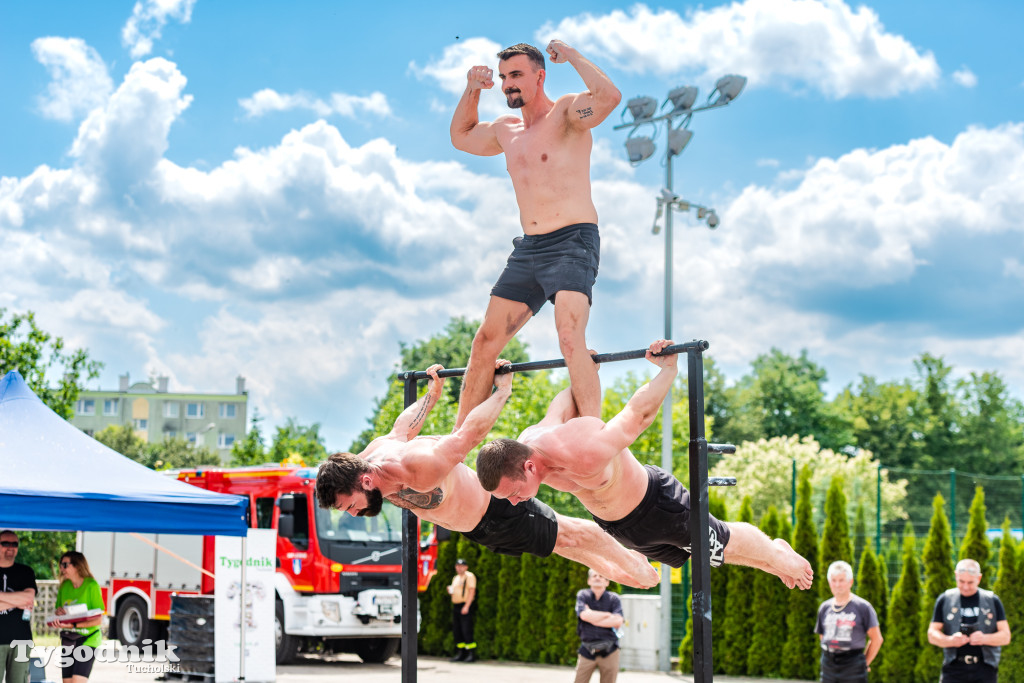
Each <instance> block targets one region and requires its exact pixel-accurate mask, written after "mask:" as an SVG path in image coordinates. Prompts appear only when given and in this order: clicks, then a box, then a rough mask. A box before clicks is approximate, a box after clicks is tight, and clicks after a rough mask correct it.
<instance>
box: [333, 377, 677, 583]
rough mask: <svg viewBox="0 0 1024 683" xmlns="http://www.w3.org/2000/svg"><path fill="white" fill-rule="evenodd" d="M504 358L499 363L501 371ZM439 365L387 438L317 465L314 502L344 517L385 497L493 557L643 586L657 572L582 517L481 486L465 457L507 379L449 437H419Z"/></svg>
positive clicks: (492, 416) (493, 414) (368, 510)
mask: <svg viewBox="0 0 1024 683" xmlns="http://www.w3.org/2000/svg"><path fill="white" fill-rule="evenodd" d="M506 363H507V361H498V362H497V364H496V365H498V366H500V365H504V364H506ZM441 369H442V368H441V366H440V365H433V366H431V367H430V368H428V369H427V374H428V375H429V376H430V378H431V379H430V384H429V388H428V390H427V393H426V394H424V396H423V397H422V398H420V400H419V401H417V402H416V403H415V404H413V405H412V406H410V407H409V408H406V410H405V411H404V412H403V413H402V414H401V415H400V416H399V418H398V419H397V420H396V421H395V426H394V428H393V429H392V430H391V432H390V433H389V434H387V435H385V436H382V437H378V438H377V439H374V440H373V442H372V443H370V445H369V446H368V447H367V448H366V450H365V451H363V452H362V453H360V454H358V455H353V454H351V453H335V454H333V455H331V456H330V458H329V459H328V460H327V462H324V463H323V464H321V465H320V470H319V472H318V474H317V479H316V497H317V502H318V504H319V505H320V507H322V508H326V509H330V508H336V509H338V510H342V511H346V512H348V513H350V514H352V515H366V516H372V515H376V514H378V513H379V512H380V509H381V505H382V504H383V499H384V498H387V499H388V500H389V501H391V502H392V503H394V504H395V505H397V506H399V507H402V508H406V509H409V510H412V511H413V512H414V513H415V514H416V516H417V517H419V518H420V519H424V520H426V521H428V522H433V523H434V524H437V525H439V526H442V527H444V528H446V529H450V530H452V531H458V532H460V533H462V534H463V535H465V536H466V538H468V539H470V540H471V541H474V542H476V543H479V544H480V545H483V546H486V547H487V548H490V549H491V550H492V551H494V552H496V553H502V554H505V555H521V554H522V553H530V554H533V555H537V556H539V557H547V556H548V555H550V554H551V553H552V552H554V553H557V554H558V555H561V556H562V557H565V558H567V559H570V560H572V561H574V562H579V563H580V564H584V565H587V566H590V567H595V568H598V569H599V571H601V573H602V574H604V575H606V576H609V577H610V578H613V579H614V580H615V581H618V582H619V583H624V584H626V585H629V586H635V587H638V588H648V587H650V586H653V585H655V584H656V583H657V582H658V572H657V571H655V569H654V568H653V567H651V565H650V564H649V563H648V562H647V560H645V559H644V557H643V556H642V555H640V554H638V553H636V552H633V551H632V550H627V549H626V548H623V547H622V546H621V545H619V544H618V543H616V542H615V541H614V540H613V539H612V538H610V537H609V536H608V535H607V534H605V533H603V532H602V531H601V529H599V528H598V527H597V525H596V524H594V523H593V522H590V521H588V520H582V519H574V518H572V517H563V516H562V515H559V514H556V513H555V512H554V511H553V510H552V509H551V508H549V507H548V506H547V505H544V504H543V503H541V502H540V501H536V500H535V501H531V505H528V506H513V505H510V504H509V502H508V501H505V500H498V499H496V498H494V497H493V496H491V495H490V494H488V493H487V492H486V491H484V490H483V489H482V488H480V483H479V482H478V481H477V478H476V473H474V472H473V470H471V469H470V468H469V467H467V466H466V465H465V464H464V463H463V460H464V459H465V457H466V455H467V454H468V453H469V451H471V450H472V449H473V448H475V447H476V446H477V444H479V443H480V442H481V441H483V440H484V438H485V437H486V436H487V432H488V431H490V429H491V428H492V427H493V426H494V422H495V420H497V418H498V414H499V413H500V412H501V409H502V407H503V406H504V405H505V401H506V400H507V399H508V397H509V395H510V394H511V393H512V375H511V373H509V374H501V375H494V381H495V386H496V387H497V391H495V392H494V393H493V394H491V397H490V398H488V399H487V400H486V401H484V402H483V403H481V404H480V405H479V406H477V407H476V408H475V409H474V410H473V412H472V413H470V414H469V416H468V417H467V418H466V421H465V422H463V423H462V426H461V427H460V428H458V429H457V430H455V432H453V433H452V434H450V435H447V436H417V434H418V433H419V431H420V429H421V428H422V427H423V421H424V420H425V419H426V416H427V414H429V412H430V411H431V409H432V408H433V407H434V405H435V404H436V403H437V400H438V398H440V396H441V388H442V385H443V382H444V380H443V379H441V378H439V377H438V376H437V373H438V371H439V370H441Z"/></svg>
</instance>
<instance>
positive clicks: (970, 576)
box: [928, 559, 1010, 683]
mask: <svg viewBox="0 0 1024 683" xmlns="http://www.w3.org/2000/svg"><path fill="white" fill-rule="evenodd" d="M955 573H956V588H950V589H949V590H948V591H946V592H945V593H943V594H942V595H940V596H939V597H938V599H937V600H936V601H935V611H934V612H933V613H932V623H931V624H929V625H928V642H929V643H931V644H932V645H934V646H936V647H941V648H942V649H943V654H944V656H943V660H942V676H941V678H940V679H939V680H940V682H941V683H975V682H977V683H996V681H997V680H998V679H999V655H1000V652H1001V649H1002V647H1003V646H1004V645H1008V644H1009V643H1010V624H1009V623H1008V622H1007V621H1006V612H1005V610H1003V603H1002V602H1001V601H1000V600H999V597H998V596H997V595H996V594H995V593H993V592H992V591H988V590H985V589H983V588H979V587H978V586H979V585H980V584H981V565H979V564H978V562H977V561H975V560H971V559H964V560H960V561H959V562H957V564H956V572H955Z"/></svg>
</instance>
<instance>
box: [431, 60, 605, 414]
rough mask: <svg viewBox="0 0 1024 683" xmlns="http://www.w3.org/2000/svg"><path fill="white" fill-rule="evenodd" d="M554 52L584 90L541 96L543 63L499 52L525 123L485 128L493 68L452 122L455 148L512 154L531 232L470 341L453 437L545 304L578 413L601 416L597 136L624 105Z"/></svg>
mask: <svg viewBox="0 0 1024 683" xmlns="http://www.w3.org/2000/svg"><path fill="white" fill-rule="evenodd" d="M547 52H548V55H550V57H551V62H552V63H554V64H562V63H566V62H568V63H569V64H571V65H572V66H573V68H575V69H576V72H577V73H578V74H579V75H580V77H581V78H582V79H583V83H584V84H585V85H586V86H587V90H586V91H585V92H582V93H578V94H571V95H563V96H562V97H559V98H558V99H557V100H555V101H552V100H551V99H550V98H548V96H547V95H546V94H545V93H544V79H545V75H546V71H545V63H544V55H543V54H542V53H541V51H540V50H538V49H537V48H535V47H533V46H532V45H527V44H525V43H520V44H519V45H513V46H512V47H509V48H506V49H505V50H502V51H501V52H499V53H498V59H499V60H500V61H499V62H498V76H499V78H500V79H501V89H502V92H503V93H504V94H505V97H506V98H507V100H508V106H509V107H510V108H511V109H519V110H520V111H521V113H522V118H519V117H517V116H511V115H509V116H501V117H499V118H497V119H496V120H494V121H493V122H481V121H480V118H479V114H478V111H477V109H478V106H479V103H480V91H481V90H483V89H486V88H491V87H493V86H494V73H493V71H492V70H491V69H490V68H488V67H486V66H474V67H473V68H471V69H470V70H469V73H468V74H467V83H466V90H465V92H464V93H463V95H462V99H461V100H459V104H458V106H457V107H456V108H455V115H454V116H453V117H452V124H451V137H452V144H453V145H455V147H456V149H459V150H462V151H464V152H469V153H470V154H476V155H478V156H494V155H497V154H502V153H504V154H505V163H506V166H507V168H508V174H509V175H510V176H511V177H512V186H513V188H514V189H515V193H516V201H517V202H518V204H519V219H520V222H521V223H522V226H523V233H524V234H523V235H522V236H520V237H516V238H515V239H514V240H513V241H512V243H513V245H515V248H514V250H513V251H512V255H511V256H510V257H509V259H508V263H507V265H506V266H505V270H504V272H503V273H502V274H501V276H500V277H499V278H498V282H497V283H496V284H495V285H494V288H493V289H491V298H490V302H489V303H488V305H487V311H486V313H485V314H484V321H483V323H482V324H481V325H480V329H479V330H477V333H476V336H475V337H474V339H473V348H472V351H471V353H470V357H469V363H468V365H467V367H466V376H465V380H464V382H463V385H462V396H461V399H460V401H459V413H458V416H457V417H456V420H455V427H456V429H457V428H458V427H460V426H461V425H462V422H463V420H465V419H466V416H467V415H469V413H470V412H471V411H472V410H473V408H475V407H476V406H478V405H479V404H480V403H482V402H483V401H484V400H485V399H486V398H487V396H488V394H489V393H490V389H491V373H492V371H493V369H494V362H495V361H496V360H497V358H498V356H499V355H500V354H501V351H502V349H504V348H505V345H506V344H507V343H508V342H509V340H511V339H512V337H514V336H515V335H516V333H517V332H519V330H520V329H522V327H523V325H525V324H526V321H527V320H529V319H530V317H531V316H532V315H534V314H536V313H537V311H539V310H540V308H541V306H543V305H544V302H545V301H551V302H552V303H553V304H554V305H555V328H556V329H557V332H558V344H559V347H560V349H561V351H562V356H563V357H564V358H565V364H566V367H567V368H568V369H569V379H570V382H571V384H572V394H573V398H574V400H575V401H576V404H577V405H578V406H579V410H580V413H581V414H583V415H590V416H593V417H600V415H601V385H600V381H599V380H598V377H597V366H596V365H595V364H594V362H593V361H592V360H591V359H590V354H589V353H588V351H587V343H586V338H585V335H586V328H587V320H588V319H589V317H590V305H591V301H592V298H591V291H592V289H593V286H594V282H595V280H596V279H597V269H598V262H599V257H600V247H601V241H600V237H599V235H598V229H597V209H596V208H595V207H594V201H593V199H592V197H591V190H590V152H591V148H592V146H593V139H592V137H591V134H590V129H591V128H594V127H596V126H597V125H598V124H599V123H601V122H602V121H604V120H605V118H606V117H607V116H608V114H610V113H611V112H612V111H613V110H614V109H615V107H617V106H618V104H619V102H620V101H621V99H622V96H621V94H620V93H619V91H618V90H617V89H616V88H615V86H614V85H613V84H612V82H611V80H610V79H609V78H608V76H606V75H605V74H604V73H603V72H602V71H601V70H600V69H598V68H597V67H596V66H594V64H592V63H591V62H590V61H589V60H588V59H586V58H585V57H583V56H582V55H581V54H580V53H579V52H578V51H577V50H575V49H574V48H572V47H570V46H568V45H566V44H565V43H563V42H562V41H560V40H552V41H551V42H550V43H548V46H547Z"/></svg>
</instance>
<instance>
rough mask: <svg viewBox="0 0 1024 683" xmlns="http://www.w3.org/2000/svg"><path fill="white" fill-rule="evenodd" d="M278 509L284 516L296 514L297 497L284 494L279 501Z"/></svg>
mask: <svg viewBox="0 0 1024 683" xmlns="http://www.w3.org/2000/svg"><path fill="white" fill-rule="evenodd" d="M277 507H278V508H279V509H280V510H281V514H282V515H286V514H287V515H290V514H292V513H293V512H295V496H293V495H292V494H290V493H285V494H283V495H282V496H281V497H280V498H278V499H277Z"/></svg>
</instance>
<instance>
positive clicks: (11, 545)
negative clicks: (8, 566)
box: [0, 541, 18, 548]
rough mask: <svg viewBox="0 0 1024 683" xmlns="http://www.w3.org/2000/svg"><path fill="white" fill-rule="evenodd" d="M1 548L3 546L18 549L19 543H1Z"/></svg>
mask: <svg viewBox="0 0 1024 683" xmlns="http://www.w3.org/2000/svg"><path fill="white" fill-rule="evenodd" d="M0 546H3V547H4V548H17V547H18V542H17V541H0Z"/></svg>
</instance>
